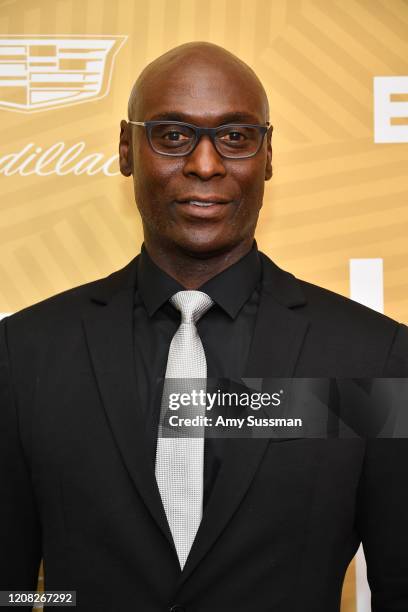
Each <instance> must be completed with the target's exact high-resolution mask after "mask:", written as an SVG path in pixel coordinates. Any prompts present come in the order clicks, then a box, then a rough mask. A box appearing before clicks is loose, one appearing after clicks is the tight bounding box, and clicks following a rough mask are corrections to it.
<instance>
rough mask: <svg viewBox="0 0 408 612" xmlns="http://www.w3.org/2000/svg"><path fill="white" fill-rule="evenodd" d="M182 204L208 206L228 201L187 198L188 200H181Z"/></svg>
mask: <svg viewBox="0 0 408 612" xmlns="http://www.w3.org/2000/svg"><path fill="white" fill-rule="evenodd" d="M181 204H193V206H201V207H204V208H207V207H208V206H216V205H217V204H226V202H207V201H203V200H187V201H186V202H181Z"/></svg>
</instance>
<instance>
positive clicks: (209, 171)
mask: <svg viewBox="0 0 408 612" xmlns="http://www.w3.org/2000/svg"><path fill="white" fill-rule="evenodd" d="M183 172H184V174H185V175H186V176H187V175H195V176H198V177H199V178H200V179H201V180H203V181H208V180H209V179H211V178H213V177H214V176H225V174H226V170H225V166H224V163H223V159H222V157H221V155H220V154H219V153H218V151H217V150H216V148H215V147H214V145H213V143H212V142H211V138H210V137H209V136H201V138H200V140H199V141H198V143H197V146H196V148H195V149H194V151H193V152H192V153H190V155H187V157H186V162H185V164H184V169H183Z"/></svg>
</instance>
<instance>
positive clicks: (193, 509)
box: [155, 290, 213, 569]
mask: <svg viewBox="0 0 408 612" xmlns="http://www.w3.org/2000/svg"><path fill="white" fill-rule="evenodd" d="M170 302H171V303H172V304H173V306H174V307H175V308H177V310H179V311H180V312H181V323H180V326H179V328H178V330H177V331H176V333H175V334H174V336H173V339H172V341H171V344H170V348H169V355H168V359H167V368H166V377H165V381H164V388H163V395H162V404H161V414H160V424H159V432H158V438H157V450H156V468H155V473H156V480H157V484H158V487H159V491H160V495H161V498H162V501H163V506H164V509H165V512H166V516H167V520H168V523H169V527H170V530H171V533H172V535H173V540H174V544H175V547H176V550H177V555H178V558H179V562H180V566H181V569H183V567H184V564H185V562H186V559H187V557H188V554H189V552H190V548H191V546H192V544H193V541H194V538H195V536H196V533H197V530H198V527H199V525H200V521H201V518H202V508H203V473H204V429H201V430H199V431H198V432H197V430H195V433H194V435H195V436H197V434H198V436H199V437H178V438H177V437H176V438H175V437H165V436H163V425H162V424H163V422H164V419H165V415H166V414H167V415H168V414H169V405H168V397H169V393H170V392H173V391H175V390H176V389H177V391H179V392H180V390H181V391H182V392H186V391H191V390H192V389H195V390H197V380H193V379H200V380H199V387H200V390H201V389H204V391H205V390H206V384H205V383H206V380H205V379H206V378H207V362H206V358H205V352H204V348H203V345H202V343H201V339H200V336H199V335H198V331H197V328H196V323H197V321H198V320H199V319H200V317H202V316H203V315H204V314H205V313H206V312H207V310H208V309H209V308H211V306H212V305H213V301H212V299H211V298H210V297H209V296H208V295H207V294H206V293H203V292H202V291H192V290H191V291H190V290H187V291H179V292H178V293H176V294H175V295H173V297H172V298H171V299H170ZM167 379H179V380H178V381H177V382H176V381H170V380H167ZM180 379H188V380H185V381H180ZM181 382H182V383H183V384H181ZM181 387H182V388H181ZM170 390H171V391H170ZM178 412H180V411H178ZM172 414H177V413H176V412H172ZM186 414H187V416H197V415H202V416H204V415H205V405H204V406H194V407H191V409H190V411H189V410H187V412H186V411H185V410H184V415H186ZM176 435H177V434H176Z"/></svg>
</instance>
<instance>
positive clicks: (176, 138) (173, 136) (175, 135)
mask: <svg viewBox="0 0 408 612" xmlns="http://www.w3.org/2000/svg"><path fill="white" fill-rule="evenodd" d="M163 138H164V139H166V140H172V141H173V142H180V140H183V139H185V138H187V137H186V136H185V135H184V134H182V133H181V132H176V131H175V130H172V131H171V132H166V133H165V134H163Z"/></svg>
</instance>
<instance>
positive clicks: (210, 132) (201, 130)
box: [128, 120, 273, 160]
mask: <svg viewBox="0 0 408 612" xmlns="http://www.w3.org/2000/svg"><path fill="white" fill-rule="evenodd" d="M128 123H131V124H132V125H139V126H142V127H144V128H146V133H147V140H148V142H149V145H150V147H151V149H152V150H153V151H154V152H155V153H157V154H158V155H165V156H166V157H184V156H187V155H191V153H192V152H193V151H194V149H195V148H196V147H197V145H198V143H199V141H200V139H201V136H209V137H210V140H211V142H212V145H213V147H214V148H215V150H216V151H217V153H218V155H220V156H221V157H223V158H225V159H236V160H238V159H249V158H251V157H255V155H257V154H258V153H259V151H260V149H261V147H262V144H263V142H264V139H265V134H266V133H267V132H268V130H269V129H270V130H271V131H272V130H273V126H272V125H271V124H270V123H269V121H266V125H257V124H253V123H226V124H225V125H219V126H218V127H214V128H208V127H199V126H198V125H194V124H193V123H185V122H184V121H168V120H166V121H165V120H163V121H160V120H157V121H131V120H129V121H128ZM163 124H165V125H183V126H186V127H189V128H191V129H192V130H193V131H194V134H195V142H194V144H193V147H192V149H191V151H189V152H188V153H163V152H162V151H157V150H156V149H155V148H154V146H153V143H152V139H151V133H152V129H153V128H154V127H155V126H156V125H163ZM228 127H252V128H257V129H258V130H259V132H260V133H261V135H262V138H261V140H260V142H259V146H258V148H257V150H256V151H255V152H254V153H251V154H250V155H244V156H242V157H236V156H230V155H225V154H224V153H221V152H220V151H219V150H218V148H217V145H216V144H215V136H216V133H217V132H218V131H219V130H221V129H225V128H228Z"/></svg>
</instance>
